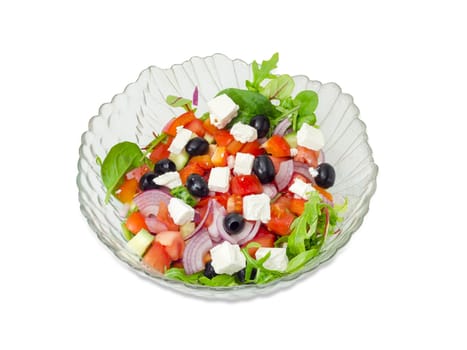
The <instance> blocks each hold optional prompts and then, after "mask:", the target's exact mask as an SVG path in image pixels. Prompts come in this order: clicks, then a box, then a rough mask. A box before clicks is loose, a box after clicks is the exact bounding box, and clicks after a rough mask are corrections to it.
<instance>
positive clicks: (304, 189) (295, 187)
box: [289, 179, 316, 199]
mask: <svg viewBox="0 0 467 350" xmlns="http://www.w3.org/2000/svg"><path fill="white" fill-rule="evenodd" d="M289 191H290V192H292V193H294V194H296V195H297V196H299V197H300V198H303V199H308V196H309V194H310V193H311V192H313V191H316V190H315V189H314V187H313V186H312V185H311V184H309V183H306V182H304V181H302V180H300V179H295V180H294V182H293V184H292V185H290V187H289Z"/></svg>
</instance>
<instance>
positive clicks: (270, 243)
mask: <svg viewBox="0 0 467 350" xmlns="http://www.w3.org/2000/svg"><path fill="white" fill-rule="evenodd" d="M275 240H276V235H275V234H273V233H271V232H269V231H268V230H266V229H265V228H264V227H263V226H262V225H261V227H260V228H259V231H258V233H257V234H256V236H255V238H253V239H252V240H251V241H248V242H246V243H245V244H243V245H242V248H244V247H246V246H247V245H248V243H250V242H256V243H259V244H260V245H261V247H265V248H273V247H274V242H275ZM257 250H258V248H256V247H254V248H249V249H248V254H250V256H252V257H255V254H256V251H257Z"/></svg>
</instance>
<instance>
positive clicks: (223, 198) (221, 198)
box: [211, 192, 229, 208]
mask: <svg viewBox="0 0 467 350" xmlns="http://www.w3.org/2000/svg"><path fill="white" fill-rule="evenodd" d="M211 198H212V199H215V200H216V201H217V202H218V203H219V204H220V205H222V206H223V207H224V208H226V207H227V200H228V199H229V195H228V193H219V192H216V194H215V195H214V196H211Z"/></svg>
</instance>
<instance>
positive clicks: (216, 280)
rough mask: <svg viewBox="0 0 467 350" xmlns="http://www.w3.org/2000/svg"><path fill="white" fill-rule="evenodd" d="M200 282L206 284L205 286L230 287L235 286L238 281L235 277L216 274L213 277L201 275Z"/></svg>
mask: <svg viewBox="0 0 467 350" xmlns="http://www.w3.org/2000/svg"><path fill="white" fill-rule="evenodd" d="M198 280H199V283H201V284H204V285H205V286H211V287H230V286H235V285H236V284H237V282H235V277H234V276H230V275H226V274H221V275H217V276H214V277H213V278H211V279H209V278H207V277H206V276H204V275H203V276H201V277H199V279H198Z"/></svg>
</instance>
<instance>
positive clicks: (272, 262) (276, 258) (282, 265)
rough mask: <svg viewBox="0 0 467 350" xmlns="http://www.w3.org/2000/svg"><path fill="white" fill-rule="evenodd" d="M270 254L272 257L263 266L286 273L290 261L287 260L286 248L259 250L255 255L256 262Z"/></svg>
mask: <svg viewBox="0 0 467 350" xmlns="http://www.w3.org/2000/svg"><path fill="white" fill-rule="evenodd" d="M269 252H270V253H271V255H270V256H269V258H268V259H267V260H266V261H265V262H264V264H263V266H264V267H265V268H267V269H269V270H274V271H281V272H284V271H285V270H287V265H288V263H289V259H288V258H287V249H286V248H263V247H261V248H258V250H257V251H256V254H255V257H256V260H259V259H261V258H264V257H265V256H266V254H267V253H269Z"/></svg>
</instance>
